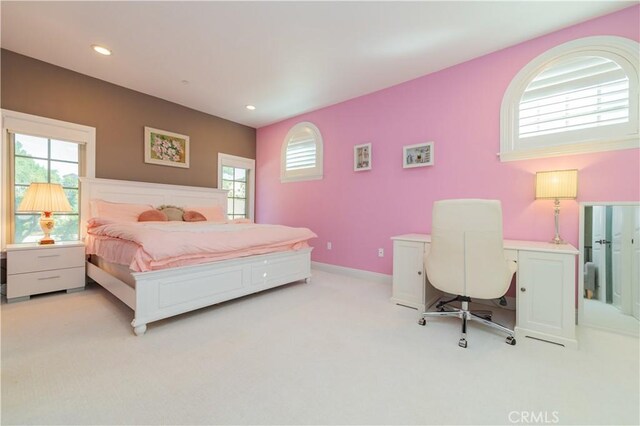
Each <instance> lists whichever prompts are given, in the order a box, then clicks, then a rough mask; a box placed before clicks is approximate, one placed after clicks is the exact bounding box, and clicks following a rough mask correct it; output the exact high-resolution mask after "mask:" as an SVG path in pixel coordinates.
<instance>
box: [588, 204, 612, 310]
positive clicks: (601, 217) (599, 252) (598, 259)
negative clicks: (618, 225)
mask: <svg viewBox="0 0 640 426" xmlns="http://www.w3.org/2000/svg"><path fill="white" fill-rule="evenodd" d="M606 225H607V215H606V207H605V206H593V224H592V229H591V235H592V237H591V253H592V259H593V263H594V264H595V265H596V280H597V283H598V287H597V294H596V297H597V299H598V300H599V301H601V302H604V303H606V302H607V256H606V254H607V248H608V246H607V244H606V243H604V241H605V240H606V238H605V237H606V236H607V232H606V229H607V228H606Z"/></svg>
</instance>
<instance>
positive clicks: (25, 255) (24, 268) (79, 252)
mask: <svg viewBox="0 0 640 426" xmlns="http://www.w3.org/2000/svg"><path fill="white" fill-rule="evenodd" d="M84 262H85V258H84V246H77V247H59V248H57V247H56V248H46V249H39V250H16V251H10V252H9V253H8V261H7V274H9V275H13V274H23V273H26V272H36V271H48V270H51V269H63V268H75V267H79V266H84Z"/></svg>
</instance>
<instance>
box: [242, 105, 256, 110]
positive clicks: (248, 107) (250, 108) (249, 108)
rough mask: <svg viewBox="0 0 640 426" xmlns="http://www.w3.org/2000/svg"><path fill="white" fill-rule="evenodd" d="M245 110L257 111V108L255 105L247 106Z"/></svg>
mask: <svg viewBox="0 0 640 426" xmlns="http://www.w3.org/2000/svg"><path fill="white" fill-rule="evenodd" d="M245 108H246V109H248V110H249V111H253V110H254V109H256V107H255V106H253V105H247V106H246V107H245Z"/></svg>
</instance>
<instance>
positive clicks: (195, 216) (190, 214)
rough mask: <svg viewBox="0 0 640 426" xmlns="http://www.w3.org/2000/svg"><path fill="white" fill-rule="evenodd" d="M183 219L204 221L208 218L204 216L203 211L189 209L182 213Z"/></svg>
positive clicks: (186, 220)
mask: <svg viewBox="0 0 640 426" xmlns="http://www.w3.org/2000/svg"><path fill="white" fill-rule="evenodd" d="M182 220H184V221H185V222H204V221H206V220H207V218H206V217H204V215H203V214H202V213H199V212H196V211H193V210H187V211H186V212H184V214H183V215H182Z"/></svg>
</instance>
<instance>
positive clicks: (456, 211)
mask: <svg viewBox="0 0 640 426" xmlns="http://www.w3.org/2000/svg"><path fill="white" fill-rule="evenodd" d="M425 269H426V272H427V278H428V279H429V282H430V283H431V284H432V285H433V286H434V287H435V288H437V289H438V290H441V291H443V292H445V293H450V294H453V295H456V297H455V298H454V299H451V300H449V301H446V302H440V303H438V305H436V307H437V308H438V309H439V311H437V312H425V313H423V314H422V318H420V320H419V324H420V325H425V324H426V320H425V317H442V316H453V317H458V318H461V319H462V336H461V338H460V342H459V345H460V346H461V347H463V348H466V347H467V320H471V321H478V322H481V323H483V324H485V325H488V326H490V327H493V328H496V329H498V330H501V331H503V332H505V333H507V334H508V337H507V343H508V344H511V345H515V344H516V339H515V338H514V334H513V330H509V329H508V328H506V327H503V326H502V325H500V324H497V323H495V322H493V321H491V313H490V312H488V313H487V312H486V311H485V312H484V313H478V312H470V311H469V302H470V301H471V298H478V299H497V298H500V297H502V296H504V294H505V293H506V292H507V290H508V289H509V285H510V283H511V279H512V277H513V274H514V273H515V271H516V262H513V261H510V260H507V259H506V258H505V256H504V248H503V242H502V207H501V206H500V201H497V200H443V201H437V202H435V203H434V205H433V219H432V230H431V248H430V250H429V253H428V254H427V255H426V256H425ZM453 301H460V302H462V303H461V304H462V309H454V308H451V307H449V306H447V303H449V302H453Z"/></svg>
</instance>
